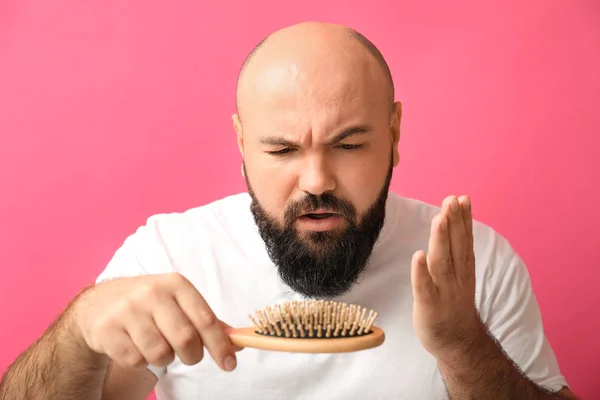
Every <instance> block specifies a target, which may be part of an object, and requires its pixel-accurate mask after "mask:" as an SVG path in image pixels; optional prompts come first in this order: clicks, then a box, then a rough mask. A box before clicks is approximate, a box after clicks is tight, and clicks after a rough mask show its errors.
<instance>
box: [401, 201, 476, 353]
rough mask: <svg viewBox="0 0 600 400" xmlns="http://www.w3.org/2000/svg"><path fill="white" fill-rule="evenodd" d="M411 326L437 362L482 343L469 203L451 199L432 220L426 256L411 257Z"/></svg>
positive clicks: (423, 254)
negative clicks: (477, 339)
mask: <svg viewBox="0 0 600 400" xmlns="http://www.w3.org/2000/svg"><path fill="white" fill-rule="evenodd" d="M411 279H412V287H413V295H414V304H413V324H414V329H415V333H416V334H417V336H418V338H419V340H420V342H421V344H422V345H423V347H424V348H425V349H426V350H427V351H428V352H430V353H431V354H433V355H434V356H436V357H445V356H446V355H451V354H452V352H453V351H454V350H461V349H463V348H464V346H469V344H470V342H471V341H472V340H473V339H474V338H479V336H478V335H479V334H480V332H481V326H482V324H481V320H480V319H479V315H478V313H477V309H476V307H475V253H474V250H473V219H472V215H471V202H470V199H469V198H468V197H466V196H461V197H460V198H459V199H457V198H456V196H450V197H447V198H446V199H445V200H444V202H443V204H442V210H441V212H440V213H439V214H438V215H437V216H436V217H435V218H434V219H433V221H432V224H431V235H430V238H429V249H428V252H427V254H426V253H425V252H424V251H422V250H419V251H417V252H416V253H415V254H414V255H413V259H412V266H411Z"/></svg>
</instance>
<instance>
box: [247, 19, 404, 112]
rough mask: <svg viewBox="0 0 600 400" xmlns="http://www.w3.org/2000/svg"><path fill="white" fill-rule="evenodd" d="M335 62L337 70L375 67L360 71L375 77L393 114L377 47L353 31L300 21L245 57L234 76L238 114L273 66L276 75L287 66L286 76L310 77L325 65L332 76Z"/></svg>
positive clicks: (388, 75)
mask: <svg viewBox="0 0 600 400" xmlns="http://www.w3.org/2000/svg"><path fill="white" fill-rule="evenodd" d="M335 62H338V63H340V64H339V67H340V68H349V67H350V68H352V66H353V65H358V64H363V65H364V64H371V67H372V66H373V65H376V67H377V68H367V69H365V68H363V72H365V73H370V74H374V73H375V74H378V75H379V77H378V78H379V80H381V81H382V83H383V87H382V88H381V89H382V92H383V93H384V95H385V96H386V102H387V105H388V106H389V110H390V112H391V111H393V107H394V98H395V93H394V82H393V79H392V75H391V72H390V69H389V66H388V64H387V62H386V61H385V58H384V57H383V55H382V54H381V52H380V51H379V50H378V49H377V47H376V46H375V45H374V44H373V43H372V42H371V41H369V40H368V39H367V38H366V37H365V36H364V35H362V34H361V33H359V32H357V31H355V30H353V29H350V28H347V27H344V26H341V25H335V24H328V23H319V22H304V23H300V24H297V25H292V26H289V27H286V28H283V29H281V30H279V31H276V32H274V33H272V34H271V35H269V36H268V37H266V38H265V39H263V40H262V41H261V42H260V43H258V45H256V46H255V47H254V49H252V51H251V52H250V53H249V54H248V56H247V57H246V60H245V61H244V63H243V65H242V68H241V69H240V73H239V76H238V82H237V89H236V105H237V108H238V113H239V114H241V108H243V107H244V101H245V100H248V101H252V96H251V93H252V92H253V91H256V90H260V89H259V88H257V85H256V84H257V81H260V75H261V74H264V73H265V72H266V71H268V72H267V73H268V74H273V73H274V72H275V67H276V66H279V67H280V73H283V71H281V67H283V68H285V67H284V66H285V63H287V67H288V71H287V72H288V73H294V72H295V73H297V74H301V73H303V72H304V73H305V75H309V76H310V75H311V69H312V70H313V71H312V72H313V74H314V69H318V68H320V67H322V66H324V65H327V67H328V68H327V69H328V72H330V73H333V74H335V73H336V72H337V71H336V69H335V64H334V63H335ZM342 63H343V64H342ZM332 64H333V65H332ZM290 69H292V70H293V69H295V70H296V71H292V70H290ZM302 69H305V70H306V71H302ZM314 75H318V74H314ZM314 75H313V76H314ZM305 83H307V82H305ZM253 89H254V90H253ZM248 92H250V93H248Z"/></svg>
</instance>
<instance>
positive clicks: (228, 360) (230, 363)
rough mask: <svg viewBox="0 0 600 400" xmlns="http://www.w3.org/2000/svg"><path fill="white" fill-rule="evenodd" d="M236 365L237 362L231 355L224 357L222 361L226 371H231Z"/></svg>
mask: <svg viewBox="0 0 600 400" xmlns="http://www.w3.org/2000/svg"><path fill="white" fill-rule="evenodd" d="M236 365H237V362H236V360H235V357H234V356H232V355H229V356H227V357H225V359H224V360H223V366H224V367H225V370H226V371H230V372H231V371H233V370H234V369H235V367H236Z"/></svg>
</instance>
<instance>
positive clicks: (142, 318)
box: [0, 23, 575, 400]
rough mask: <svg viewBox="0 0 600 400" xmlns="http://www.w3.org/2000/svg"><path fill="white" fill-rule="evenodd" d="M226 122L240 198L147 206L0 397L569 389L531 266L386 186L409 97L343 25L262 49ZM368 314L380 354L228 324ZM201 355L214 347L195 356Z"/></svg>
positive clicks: (461, 211) (490, 395) (452, 394)
mask: <svg viewBox="0 0 600 400" xmlns="http://www.w3.org/2000/svg"><path fill="white" fill-rule="evenodd" d="M237 101H238V110H237V111H238V112H237V114H235V115H234V116H233V125H234V129H235V131H236V132H237V142H238V145H239V149H240V152H241V154H242V158H243V165H242V173H243V175H244V177H245V179H246V181H247V184H248V193H246V194H240V195H235V196H231V197H228V198H225V199H222V200H219V201H215V202H214V203H211V204H208V205H205V206H203V207H198V208H195V209H192V210H189V211H187V212H184V213H180V214H169V215H157V216H153V217H151V218H150V219H149V220H148V222H147V224H146V225H145V226H143V227H141V228H140V229H139V230H138V231H137V232H136V233H135V234H133V235H131V236H130V237H129V238H128V239H127V240H126V241H125V243H124V244H123V246H122V247H121V248H120V249H118V251H117V252H116V254H115V255H114V257H113V259H112V260H111V262H110V263H109V265H108V266H107V268H106V269H105V271H104V272H103V273H102V274H101V276H100V277H99V278H98V283H97V285H95V286H94V287H91V288H87V289H86V290H84V291H82V293H81V294H80V295H79V296H77V298H76V299H74V300H73V302H72V303H71V304H70V305H69V307H67V309H66V310H65V312H64V313H63V314H62V315H61V316H60V318H59V319H58V320H57V321H56V322H55V323H54V324H53V325H52V326H51V327H50V329H49V330H48V331H47V332H46V333H45V335H43V336H42V337H41V338H40V339H39V340H38V341H37V342H36V343H34V344H33V345H32V346H31V347H30V348H29V349H28V350H27V351H26V352H25V353H24V354H22V355H21V356H20V357H19V358H18V359H17V360H16V362H15V363H14V364H13V365H12V366H11V367H10V368H9V370H8V372H7V373H6V375H5V377H4V382H3V384H2V387H1V389H0V398H1V399H11V400H14V399H100V398H102V399H128V400H136V399H139V400H141V399H144V398H145V397H146V396H147V395H148V394H149V393H150V392H151V390H152V389H153V388H154V387H155V385H156V389H157V394H158V396H159V398H160V399H275V398H277V399H287V398H289V399H359V398H360V399H390V398H394V399H443V398H451V399H463V398H475V399H558V398H570V399H574V398H575V397H574V396H573V394H572V393H571V392H570V391H569V389H568V388H567V384H566V381H565V379H564V377H563V376H562V375H561V373H560V371H559V367H558V365H557V361H556V359H555V356H554V354H553V352H552V349H551V347H550V345H549V344H548V342H547V341H546V339H545V336H544V332H543V327H542V321H541V319H540V314H539V309H538V306H537V303H536V300H535V297H534V295H533V293H532V291H531V286H530V282H529V278H528V274H527V270H526V268H525V266H524V264H523V262H522V261H521V259H520V258H519V257H518V255H517V254H515V253H514V252H513V250H512V249H511V247H510V245H509V244H508V242H507V241H506V240H504V239H503V238H502V237H501V236H499V235H498V234H497V233H495V232H494V231H493V230H492V229H490V228H489V227H487V226H485V225H483V224H481V223H477V222H473V221H472V217H471V203H470V201H469V199H468V197H466V196H461V197H460V198H456V197H455V196H450V197H448V198H447V199H446V200H445V201H444V203H443V204H442V207H441V208H438V207H434V206H430V205H427V204H424V203H422V202H419V201H416V200H411V199H407V198H403V197H400V196H398V195H396V194H394V193H389V192H388V188H389V184H390V180H391V177H392V170H393V168H394V167H396V166H397V165H398V162H399V152H398V143H399V139H400V119H401V114H402V112H401V106H400V103H398V102H394V88H393V82H392V79H391V76H390V73H389V70H388V68H387V65H386V63H385V61H384V59H383V57H382V56H381V54H380V53H379V52H378V51H377V49H376V48H375V47H374V46H373V45H372V44H371V43H370V42H368V41H367V40H366V39H365V38H364V37H363V36H361V35H360V34H358V33H356V32H355V31H352V30H349V29H347V28H344V27H341V26H337V25H330V24H322V23H302V24H298V25H295V26H291V27H288V28H285V29H283V30H281V31H278V32H276V33H274V34H272V35H271V36H269V38H267V40H266V41H263V42H262V43H261V44H260V45H259V46H258V48H257V49H255V51H253V52H252V54H251V55H250V56H249V58H248V59H247V61H246V63H245V64H244V67H243V69H242V72H241V73H240V77H239V82H238V91H237ZM301 298H319V299H334V300H339V301H344V302H347V303H353V304H359V305H361V306H364V307H368V308H371V309H374V310H376V311H377V312H378V313H379V317H378V319H377V324H378V326H380V327H381V328H382V329H383V330H384V331H385V332H386V340H385V342H384V344H383V345H382V346H380V347H377V348H375V349H370V350H365V351H361V352H354V353H345V354H287V353H279V352H268V351H260V350H255V349H241V348H237V347H235V346H234V345H233V344H232V343H231V342H230V341H229V338H228V336H227V329H228V326H229V325H231V326H247V325H249V321H248V319H247V315H248V313H250V312H252V311H254V310H255V309H258V308H262V307H264V306H265V305H269V304H273V303H274V302H276V301H279V300H286V299H288V300H291V299H301ZM205 352H207V353H208V355H210V357H209V356H207V355H205Z"/></svg>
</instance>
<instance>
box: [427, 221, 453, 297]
mask: <svg viewBox="0 0 600 400" xmlns="http://www.w3.org/2000/svg"><path fill="white" fill-rule="evenodd" d="M427 266H428V268H429V273H430V274H431V278H432V279H433V282H434V283H435V285H436V286H439V285H440V284H442V283H443V282H444V281H446V280H448V279H454V268H453V266H452V258H451V255H450V238H449V236H448V218H447V217H446V216H445V215H444V214H443V213H442V214H438V215H437V216H435V217H434V218H433V221H432V222H431V233H430V235H429V251H428V254H427Z"/></svg>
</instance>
